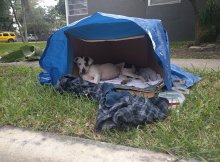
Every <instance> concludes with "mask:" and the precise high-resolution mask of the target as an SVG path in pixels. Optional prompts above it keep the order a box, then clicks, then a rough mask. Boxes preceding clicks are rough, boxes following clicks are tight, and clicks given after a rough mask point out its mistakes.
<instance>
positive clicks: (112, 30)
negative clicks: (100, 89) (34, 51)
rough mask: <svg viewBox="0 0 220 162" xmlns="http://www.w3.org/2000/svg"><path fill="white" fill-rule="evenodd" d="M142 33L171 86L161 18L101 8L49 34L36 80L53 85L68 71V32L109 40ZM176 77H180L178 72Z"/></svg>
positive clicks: (170, 86)
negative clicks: (147, 38)
mask: <svg viewBox="0 0 220 162" xmlns="http://www.w3.org/2000/svg"><path fill="white" fill-rule="evenodd" d="M141 35H148V36H149V38H150V39H151V42H152V45H153V50H154V54H155V58H156V59H157V61H158V63H159V65H160V66H161V67H162V68H163V71H164V82H165V85H166V87H167V89H168V90H170V89H171V88H172V76H171V66H170V51H169V40H168V35H167V32H166V30H165V29H164V28H163V26H162V23H161V20H157V19H142V18H135V17H126V16H121V15H113V14H106V13H100V12H97V13H95V14H94V15H91V16H89V17H86V18H83V19H81V20H79V21H77V22H74V23H72V24H70V25H68V26H65V27H63V28H61V29H60V30H58V31H56V32H55V33H54V34H53V35H51V37H50V38H49V39H48V41H47V46H46V49H45V51H44V53H43V55H42V57H41V59H40V61H39V63H40V66H41V67H42V68H43V69H44V70H45V72H44V73H41V74H40V75H39V80H40V82H41V83H44V82H45V83H52V84H53V85H54V84H56V82H57V81H58V79H59V78H60V77H61V76H63V75H65V74H68V73H70V72H71V69H72V66H73V65H72V64H73V63H72V62H73V61H72V60H73V56H74V49H73V47H72V46H71V45H70V41H69V38H70V37H71V36H73V37H75V38H78V39H84V40H112V39H121V38H129V37H135V36H141ZM175 70H176V71H178V70H180V71H178V72H179V73H181V69H180V68H179V69H178V68H176V69H175ZM188 74H189V73H184V75H187V78H188V77H189V78H191V77H193V76H194V75H188ZM176 76H177V75H176ZM177 77H181V75H178V76H177ZM185 78H186V77H183V78H181V79H185ZM192 80H195V79H192ZM186 86H188V85H186Z"/></svg>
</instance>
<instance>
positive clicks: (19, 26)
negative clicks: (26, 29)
mask: <svg viewBox="0 0 220 162" xmlns="http://www.w3.org/2000/svg"><path fill="white" fill-rule="evenodd" d="M10 5H11V8H12V12H13V15H14V18H15V21H16V23H17V25H18V29H19V32H20V34H21V38H22V42H24V35H23V32H22V29H21V24H20V22H19V21H18V18H17V14H16V12H15V8H14V6H13V3H12V0H10Z"/></svg>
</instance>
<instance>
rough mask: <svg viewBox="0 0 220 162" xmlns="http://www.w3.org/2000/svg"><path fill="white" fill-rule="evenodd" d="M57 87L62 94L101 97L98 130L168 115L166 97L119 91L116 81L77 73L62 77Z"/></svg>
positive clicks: (96, 127) (149, 120)
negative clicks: (86, 77)
mask: <svg viewBox="0 0 220 162" xmlns="http://www.w3.org/2000/svg"><path fill="white" fill-rule="evenodd" d="M55 89H56V90H57V91H59V92H60V93H63V92H65V91H66V92H69V93H74V94H77V95H86V96H88V97H91V98H92V99H95V100H97V101H98V102H99V109H98V113H97V118H96V126H95V129H96V131H98V132H100V131H102V130H104V129H113V128H116V129H128V128H129V126H137V125H141V124H145V123H153V122H156V121H158V120H164V119H165V118H166V117H167V114H168V105H169V102H168V100H167V99H165V98H160V97H152V98H150V99H148V98H144V97H141V96H136V95H131V94H130V93H128V92H118V91H117V90H116V88H115V87H114V86H113V85H112V84H109V83H102V84H94V83H91V82H88V81H85V80H83V79H81V78H80V77H77V76H73V75H66V76H63V77H61V78H60V80H59V81H58V83H57V84H56V86H55Z"/></svg>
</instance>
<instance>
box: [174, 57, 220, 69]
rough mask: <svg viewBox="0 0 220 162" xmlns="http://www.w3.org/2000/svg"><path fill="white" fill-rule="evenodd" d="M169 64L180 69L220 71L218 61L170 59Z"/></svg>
mask: <svg viewBox="0 0 220 162" xmlns="http://www.w3.org/2000/svg"><path fill="white" fill-rule="evenodd" d="M171 63H172V64H176V65H177V66H179V67H182V68H196V69H198V68H199V69H213V70H220V59H171Z"/></svg>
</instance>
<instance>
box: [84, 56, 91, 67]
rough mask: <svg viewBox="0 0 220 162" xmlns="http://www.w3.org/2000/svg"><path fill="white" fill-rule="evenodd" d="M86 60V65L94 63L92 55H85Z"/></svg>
mask: <svg viewBox="0 0 220 162" xmlns="http://www.w3.org/2000/svg"><path fill="white" fill-rule="evenodd" d="M85 61H86V65H87V66H90V65H92V63H93V59H92V58H90V57H85Z"/></svg>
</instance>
